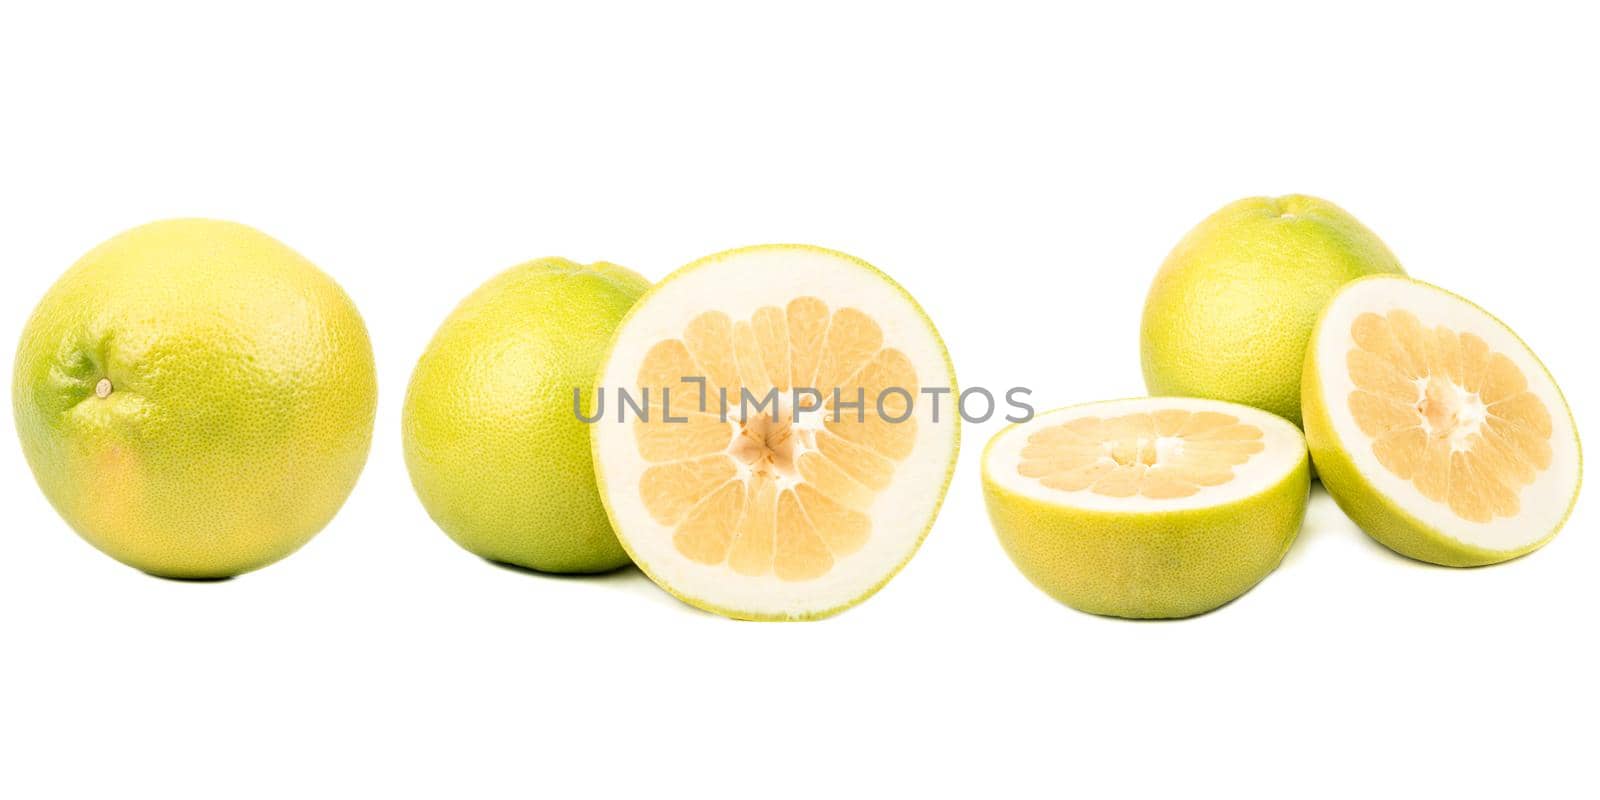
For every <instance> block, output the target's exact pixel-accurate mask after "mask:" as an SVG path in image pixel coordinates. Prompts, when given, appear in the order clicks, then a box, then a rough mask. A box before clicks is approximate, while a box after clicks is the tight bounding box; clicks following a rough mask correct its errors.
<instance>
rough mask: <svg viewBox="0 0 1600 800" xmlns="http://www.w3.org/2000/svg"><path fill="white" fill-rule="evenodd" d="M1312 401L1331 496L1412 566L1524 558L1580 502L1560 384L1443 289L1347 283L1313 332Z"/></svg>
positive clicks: (1488, 319) (1313, 433) (1385, 280)
mask: <svg viewBox="0 0 1600 800" xmlns="http://www.w3.org/2000/svg"><path fill="white" fill-rule="evenodd" d="M1301 395H1302V402H1303V403H1304V405H1305V425H1306V439H1307V441H1308V442H1309V444H1310V447H1311V453H1312V458H1313V459H1314V460H1315V462H1316V466H1317V472H1318V475H1319V477H1320V478H1321V479H1322V483H1323V485H1324V486H1325V487H1327V489H1328V492H1329V493H1330V494H1332V495H1333V498H1334V499H1335V500H1336V501H1338V503H1339V507H1340V508H1342V509H1344V511H1345V513H1346V514H1348V515H1349V516H1350V518H1351V519H1353V520H1355V522H1356V524H1357V525H1360V526H1361V528H1362V530H1365V531H1366V532H1367V533H1368V534H1369V535H1371V536H1372V538H1374V539H1376V540H1378V541H1379V542H1381V543H1383V544H1384V545H1387V546H1388V547H1390V548H1391V549H1393V550H1395V551H1397V552H1400V553H1402V554H1404V555H1407V556H1410V557H1412V558H1416V559H1421V560H1423V561H1431V562H1434V563H1436V564H1446V565H1450V566H1475V565H1481V564H1492V563H1496V562H1499V561H1505V560H1507V559H1511V558H1515V557H1517V556H1519V555H1523V554H1525V553H1528V552H1531V551H1533V550H1535V549H1537V548H1539V547H1540V546H1541V545H1543V544H1544V543H1545V542H1547V541H1549V540H1550V538H1551V537H1552V536H1555V534H1556V532H1557V531H1558V530H1560V528H1561V525H1562V523H1564V522H1565V521H1566V519H1567V516H1568V515H1569V514H1570V513H1571V511H1572V506H1573V504H1574V503H1575V502H1576V501H1577V497H1578V485H1579V483H1580V481H1581V477H1582V458H1581V453H1580V450H1579V445H1578V434H1577V427H1576V425H1575V424H1574V423H1573V420H1572V413H1571V411H1570V410H1569V409H1568V408H1567V402H1566V399H1565V398H1564V397H1562V395H1561V390H1560V389H1559V388H1557V386H1556V383H1555V380H1554V379H1553V378H1551V377H1550V373H1549V372H1547V371H1546V370H1545V368H1544V365H1543V364H1542V363H1540V361H1539V359H1538V358H1537V357H1536V356H1534V354H1533V351H1531V350H1529V349H1528V347H1527V345H1525V344H1523V342H1522V340H1521V339H1518V338H1517V335H1516V334H1514V333H1512V332H1511V329H1510V328H1507V327H1506V326H1505V325H1504V324H1502V323H1501V322H1500V321H1499V320H1497V319H1495V318H1494V317H1493V316H1491V315H1490V314H1489V313H1488V312H1486V311H1484V310H1483V309H1481V308H1479V307H1477V306H1475V305H1473V304H1472V303H1470V302H1468V301H1466V300H1464V299H1462V298H1460V297H1457V296H1456V295H1453V294H1451V293H1449V292H1447V291H1445V290H1443V289H1439V288H1437V287H1434V286H1430V285H1428V284H1425V283H1422V282H1420V281H1415V280H1411V279H1409V278H1403V277H1398V276H1375V277H1370V278H1363V279H1360V280H1357V281H1354V282H1352V283H1350V284H1347V285H1346V286H1345V287H1344V288H1343V289H1341V290H1340V291H1339V293H1338V294H1336V295H1335V296H1334V298H1333V300H1332V301H1330V302H1329V304H1328V307H1327V308H1326V309H1324V311H1323V313H1322V316H1321V318H1320V320H1319V321H1318V323H1317V327H1316V331H1315V332H1314V333H1313V335H1312V340H1311V347H1310V349H1309V350H1308V352H1307V354H1306V364H1305V374H1304V377H1303V381H1302V385H1301Z"/></svg>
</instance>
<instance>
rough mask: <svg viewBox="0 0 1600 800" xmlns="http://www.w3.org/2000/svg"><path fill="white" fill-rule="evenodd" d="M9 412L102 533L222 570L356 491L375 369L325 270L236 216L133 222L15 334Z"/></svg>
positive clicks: (149, 565) (165, 569) (70, 500)
mask: <svg viewBox="0 0 1600 800" xmlns="http://www.w3.org/2000/svg"><path fill="white" fill-rule="evenodd" d="M11 400H12V407H13V409H14V411H15V414H16V421H17V432H18V434H19V435H20V437H21V439H22V449H23V452H24V453H25V454H26V456H27V459H28V464H29V465H30V466H31V467H32V468H33V474H34V477H35V478H37V479H38V481H39V486H40V488H42V489H43V490H44V493H45V495H46V496H47V497H48V498H49V499H50V502H51V504H53V505H54V506H55V508H56V510H57V511H58V512H60V513H61V516H62V517H63V518H65V519H66V521H67V522H68V523H69V524H70V525H71V526H72V528H73V529H74V530H76V531H77V532H78V533H79V534H80V535H81V536H83V538H84V539H86V540H88V541H89V543H90V544H93V545H94V546H95V547H97V548H99V549H100V550H102V551H104V552H105V553H107V554H108V555H110V556H112V557H113V558H115V559H117V560H119V561H121V562H123V563H125V564H128V565H130V566H133V567H136V568H138V569H141V570H144V571H145V572H149V573H152V574H155V575H161V576H166V577H173V578H224V577H229V576H232V575H237V574H239V573H241V572H247V571H249V570H253V569H256V568H258V567H262V566H265V565H267V564H270V563H272V562H274V561H277V560H278V559H280V558H283V557H284V556H286V555H288V554H290V553H292V552H294V550H295V549H296V548H298V547H300V546H301V545H302V544H305V542H306V541H307V540H309V539H310V538H311V537H312V536H314V535H315V534H316V533H317V531H319V530H321V529H322V527H323V526H324V525H326V524H327V523H328V521H329V520H330V519H332V518H333V515H334V514H335V513H336V512H337V511H338V510H339V507H340V506H341V505H343V503H344V501H345V498H346V497H347V496H348V495H349V494H350V490H351V489H352V488H354V486H355V483H356V478H357V476H359V475H360V474H361V468H362V465H363V464H364V463H365V462H366V457H367V449H368V446H369V445H370V444H371V441H372V420H373V412H374V409H375V406H376V402H377V381H376V377H375V373H374V370H373V362H372V346H371V344H370V343H369V342H368V340H367V331H366V327H365V326H364V325H363V324H362V321H361V316H360V314H358V313H357V312H356V308H355V306H354V305H353V304H352V303H351V302H350V298H349V297H347V296H346V295H345V294H344V292H343V291H341V290H340V289H339V287H338V286H337V285H336V284H335V283H334V282H333V280H332V279H330V278H329V277H328V276H327V275H326V274H324V273H323V272H322V271H321V270H319V269H317V268H316V267H315V266H313V265H312V264H311V263H310V262H309V261H306V260H305V259H304V258H302V257H301V256H300V255H299V254H298V253H296V252H294V251H293V250H290V249H289V248H288V247H285V246H284V245H283V244H281V243H279V242H278V241H276V240H274V239H272V238H271V237H269V236H267V235H265V234H263V233H261V232H259V231H257V230H254V229H252V228H249V227H246V226H244V225H239V224H235V223H231V222H218V221H214V220H201V219H181V220H169V221H164V222H156V223H152V224H149V225H145V226H143V227H139V228H134V229H133V230H130V231H127V232H125V233H122V234H120V235H118V236H116V237H114V238H112V239H111V240H109V241H107V242H105V243H104V244H102V245H100V246H99V247H96V248H95V249H94V250H92V251H90V252H89V253H88V254H87V255H85V256H84V257H83V258H82V259H81V260H80V261H79V262H78V263H77V264H75V265H73V267H72V268H71V269H69V270H68V271H67V272H66V274H65V275H63V276H62V277H61V279H60V280H59V281H57V282H56V284H55V286H53V287H52V288H51V289H50V291H49V293H47V294H46V295H45V296H44V299H43V300H42V301H40V303H39V307H38V309H37V310H35V311H34V313H33V316H32V318H30V319H29V320H28V323H27V326H26V327H25V328H24V329H23V333H22V343H21V345H20V346H19V347H18V348H17V359H16V367H15V375H14V376H13V380H12V394H11Z"/></svg>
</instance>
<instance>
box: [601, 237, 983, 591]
mask: <svg viewBox="0 0 1600 800" xmlns="http://www.w3.org/2000/svg"><path fill="white" fill-rule="evenodd" d="M597 384H598V386H599V387H600V391H601V394H600V395H599V396H598V405H595V404H591V405H590V410H591V411H599V412H603V416H601V418H600V419H599V421H597V422H595V423H594V424H592V425H591V440H592V443H593V449H594V462H595V471H596V476H597V478H598V481H599V484H600V487H601V498H602V500H603V501H604V503H605V507H606V510H607V512H608V514H609V515H610V519H611V522H612V526H613V527H614V528H615V530H616V532H617V537H618V539H619V540H620V541H621V542H622V544H623V546H624V547H625V548H626V549H627V551H628V553H629V555H630V556H632V558H633V560H634V562H635V563H636V564H638V565H639V567H640V568H641V569H642V570H644V572H645V573H646V574H647V575H649V576H650V578H651V579H652V580H654V581H655V582H656V583H657V584H659V585H660V586H661V587H662V588H664V589H666V590H667V591H668V592H670V593H672V594H673V595H675V596H677V597H678V598H680V599H682V600H684V601H685V602H688V603H690V604H691V605H694V606H697V607H700V608H703V609H706V610H710V611H714V612H716V613H719V614H723V615H725V616H730V617H735V618H740V619H808V618H817V617H824V616H828V615H831V614H834V613H837V612H838V611H841V610H843V609H845V608H848V607H850V606H851V605H854V604H855V603H857V602H860V601H861V600H863V599H865V598H866V597H867V596H869V595H871V594H872V593H873V592H875V591H877V590H878V589H879V588H881V587H882V586H883V585H884V584H885V583H887V582H888V580H889V579H890V578H891V577H892V576H893V575H894V573H895V572H897V571H898V570H899V569H900V568H901V567H902V566H904V564H905V563H906V562H907V561H908V560H909V559H910V558H911V556H912V554H913V553H914V552H915V551H916V549H917V547H918V545H919V544H920V543H921V541H922V539H923V537H924V536H925V535H926V533H927V531H928V528H929V527H930V526H931V525H932V523H933V519H934V517H935V515H936V514H937V513H938V509H939V505H940V503H941V502H942V500H943V498H944V492H945V489H946V487H947V486H948V484H949V479H950V474H951V471H952V469H953V468H954V466H955V457H956V450H957V442H958V425H959V422H958V420H959V417H958V415H957V413H956V409H955V406H954V403H953V402H952V398H953V397H954V396H955V395H954V391H955V378H954V374H953V371H952V369H951V366H950V361H949V356H948V354H947V353H946V351H945V348H944V344H943V342H942V341H941V340H940V339H939V335H938V332H937V331H935V329H934V327H933V324H932V323H931V322H930V321H929V320H928V318H927V316H926V315H925V314H924V313H923V312H922V309H921V308H920V307H919V306H918V305H917V304H916V301H914V300H913V299H912V298H911V297H910V295H908V294H907V293H906V292H905V290H903V289H901V288H900V287H899V286H898V285H897V284H895V283H894V282H893V281H892V280H890V279H889V278H888V277H887V276H885V275H884V274H883V273H881V272H878V271H877V270H876V269H874V268H872V267H871V266H869V265H867V264H866V263H865V262H862V261H860V260H858V259H855V258H853V257H850V256H847V255H844V254H842V253H837V252H834V251H830V250H824V249H821V248H815V247H807V246H799V245H769V246H760V247H751V248H744V249H740V250H733V251H728V252H725V253H719V254H717V255H713V256H709V257H707V258H704V259H701V260H700V261H697V262H695V263H693V264H690V265H689V266H687V267H684V268H682V269H680V270H678V271H677V272H675V273H674V274H672V275H671V276H669V277H668V278H667V279H666V280H664V281H662V282H661V283H660V284H658V285H657V286H656V287H655V288H654V289H652V290H651V291H650V292H649V293H647V294H646V295H645V296H644V297H643V298H641V299H640V300H639V302H638V303H637V305H635V306H634V308H633V310H632V311H630V312H629V314H628V316H627V317H626V318H624V320H623V322H622V324H621V325H620V327H619V328H618V331H617V334H616V336H615V338H614V339H613V340H612V345H611V349H610V353H609V355H608V356H607V359H606V361H605V364H604V366H603V367H602V369H601V371H600V376H599V379H598V380H597ZM619 389H622V390H626V392H627V394H628V395H629V396H630V397H631V401H629V402H631V403H632V404H633V405H627V404H626V403H624V402H623V401H622V398H621V396H620V395H618V394H617V392H618V390H619ZM923 389H932V390H934V391H937V392H944V391H949V392H950V394H943V395H934V394H931V393H926V392H924V391H923ZM808 390H811V391H808ZM813 392H814V393H813ZM935 397H937V398H938V399H939V400H942V402H934V401H933V399H932V398H935ZM640 411H643V412H645V413H643V414H641V413H639V412H640ZM646 416H647V417H648V418H646Z"/></svg>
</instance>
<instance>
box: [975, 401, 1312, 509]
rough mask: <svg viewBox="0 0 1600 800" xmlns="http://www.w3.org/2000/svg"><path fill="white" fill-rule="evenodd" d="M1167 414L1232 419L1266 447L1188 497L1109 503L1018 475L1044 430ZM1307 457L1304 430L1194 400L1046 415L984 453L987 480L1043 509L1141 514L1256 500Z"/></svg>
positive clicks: (1254, 412) (1000, 437)
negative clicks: (1026, 450)
mask: <svg viewBox="0 0 1600 800" xmlns="http://www.w3.org/2000/svg"><path fill="white" fill-rule="evenodd" d="M1168 409H1179V410H1183V411H1215V412H1218V413H1222V414H1230V415H1232V416H1234V417H1237V418H1238V419H1239V421H1240V422H1245V423H1249V424H1251V425H1254V426H1256V427H1258V428H1260V429H1261V431H1262V434H1263V436H1262V441H1263V442H1264V443H1265V444H1266V447H1265V448H1264V449H1263V450H1262V451H1261V452H1260V453H1256V454H1255V455H1253V456H1251V458H1250V460H1249V461H1246V462H1245V463H1243V464H1241V465H1239V466H1237V467H1234V479H1233V480H1232V481H1229V482H1228V483H1225V484H1222V485H1220V486H1207V487H1203V488H1201V490H1200V491H1199V492H1196V493H1195V494H1192V495H1190V496H1188V497H1174V498H1165V499H1153V498H1148V497H1140V496H1137V495H1136V496H1134V497H1108V496H1106V495H1101V494H1095V493H1094V492H1090V491H1077V492H1067V491H1062V490H1060V489H1052V488H1050V487H1048V486H1045V485H1044V484H1043V483H1040V482H1039V481H1038V480H1037V479H1035V478H1029V477H1026V476H1024V475H1022V474H1020V473H1019V472H1017V464H1018V463H1019V462H1020V461H1021V457H1022V448H1023V447H1025V446H1027V444H1028V437H1030V436H1032V435H1033V434H1034V433H1036V432H1037V431H1039V430H1040V429H1041V428H1047V427H1051V426H1054V425H1061V424H1063V423H1066V422H1070V421H1072V420H1074V419H1078V418H1080V417H1108V416H1117V415H1121V414H1133V413H1144V412H1151V411H1162V410H1168ZM1305 452H1306V443H1305V437H1303V436H1301V435H1300V429H1299V428H1296V427H1295V426H1294V424H1293V423H1291V422H1289V421H1288V420H1285V419H1284V418H1282V417H1280V416H1278V415H1276V414H1272V413H1270V412H1266V411H1262V410H1261V409H1259V408H1253V407H1251V406H1244V405H1238V404H1236V403H1228V402H1223V401H1220V400H1205V399H1200V398H1193V397H1136V398H1129V399H1124V400H1104V401H1101V402H1097V403H1085V404H1083V405H1076V406H1068V407H1066V408H1058V409H1055V410H1053V411H1046V412H1044V413H1042V414H1039V415H1038V416H1035V417H1034V418H1033V419H1031V420H1029V421H1027V422H1024V423H1019V424H1017V425H1013V426H1012V427H1010V428H1007V429H1005V430H1003V431H1001V432H1000V433H998V434H996V435H995V438H994V441H993V442H992V443H991V444H990V445H989V447H988V448H987V450H986V452H985V453H984V461H983V474H984V475H985V476H986V477H987V479H988V480H990V481H991V482H993V483H994V484H995V485H996V486H998V487H999V488H1002V489H1004V490H1005V491H1007V492H1011V493H1013V494H1017V495H1020V496H1023V497H1026V498H1028V499H1030V500H1036V501H1038V502H1041V503H1049V504H1051V505H1056V506H1062V507H1065V508H1076V509H1083V510H1086V511H1105V512H1112V513H1135V514H1142V513H1153V512H1163V511H1182V510H1187V509H1195V508H1210V507H1213V506H1219V505H1225V504H1228V503H1233V502H1236V501H1239V500H1242V499H1244V498H1246V497H1251V496H1254V495H1256V494H1259V493H1260V492H1262V491H1263V490H1265V489H1269V488H1271V487H1273V486H1276V485H1278V484H1279V483H1280V482H1281V481H1282V480H1283V478H1284V476H1286V475H1288V474H1289V473H1290V472H1292V471H1293V470H1294V469H1295V467H1296V466H1298V465H1299V464H1300V462H1301V461H1302V460H1303V459H1304V458H1305Z"/></svg>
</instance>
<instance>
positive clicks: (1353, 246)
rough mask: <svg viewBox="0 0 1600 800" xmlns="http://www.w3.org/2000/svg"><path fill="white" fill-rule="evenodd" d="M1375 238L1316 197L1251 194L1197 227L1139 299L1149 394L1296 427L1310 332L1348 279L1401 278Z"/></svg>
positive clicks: (1144, 364)
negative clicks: (1224, 406)
mask: <svg viewBox="0 0 1600 800" xmlns="http://www.w3.org/2000/svg"><path fill="white" fill-rule="evenodd" d="M1401 272H1403V270H1402V269H1401V268H1400V264H1399V262H1397V261H1396V260H1395V257H1394V255H1393V254H1391V253H1390V252H1389V248H1387V247H1385V246H1384V244H1383V242H1382V241H1380V240H1379V239H1378V237H1377V235H1376V234H1374V233H1373V232H1372V231H1370V230H1368V229H1367V228H1366V227H1365V226H1363V225H1362V224H1361V223H1360V222H1357V221H1356V219H1355V217H1352V216H1350V215H1349V214H1348V213H1346V212H1345V211H1344V210H1343V209H1341V208H1339V207H1338V206H1335V205H1334V204H1332V203H1329V202H1327V201H1326V200H1319V199H1317V198H1315V197H1307V196H1305V195H1289V196H1287V197H1279V198H1268V197H1252V198H1247V199H1244V200H1240V201H1238V202H1236V203H1232V204H1230V205H1228V206H1226V207H1224V208H1222V209H1221V210H1220V211H1217V212H1216V213H1215V214H1212V215H1211V216H1210V217H1207V218H1206V219H1205V221H1203V222H1201V223H1200V224H1199V225H1197V226H1195V228H1194V230H1191V231H1189V233H1188V235H1186V236H1184V237H1183V240H1182V241H1180V242H1178V246H1177V247H1175V248H1173V250H1172V253H1171V254H1170V255H1168V256H1167V260H1166V262H1165V263H1164V264H1162V265H1161V270H1160V272H1158V273H1157V274H1156V278H1155V281H1154V283H1152V284H1151V286H1150V294H1149V295H1148V297H1147V298H1146V299H1145V305H1144V319H1143V322H1142V323H1141V325H1140V357H1141V361H1142V363H1143V366H1144V380H1145V385H1146V386H1147V387H1148V388H1149V390H1150V393H1151V394H1157V395H1179V396H1190V397H1209V398H1212V399H1215V400H1227V401H1230V402H1235V403H1243V404H1245V405H1251V406H1255V407H1257V408H1261V409H1265V410H1267V411H1271V412H1272V413H1274V414H1277V415H1278V416H1281V417H1283V418H1285V419H1287V420H1290V421H1292V422H1294V423H1295V424H1297V425H1298V424H1300V368H1301V365H1302V363H1303V362H1304V361H1305V352H1306V343H1307V341H1309V340H1310V338H1311V326H1312V325H1313V324H1315V323H1316V319H1317V314H1318V313H1319V312H1320V311H1322V307H1323V306H1324V305H1325V304H1326V303H1327V302H1328V298H1330V297H1332V296H1333V293H1334V292H1335V291H1336V290H1337V289H1338V288H1339V287H1340V286H1342V285H1344V284H1345V283H1346V282H1347V281H1350V280H1352V279H1354V278H1359V277H1361V276H1363V275H1371V274H1375V273H1401Z"/></svg>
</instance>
